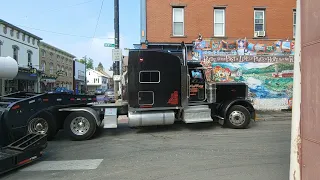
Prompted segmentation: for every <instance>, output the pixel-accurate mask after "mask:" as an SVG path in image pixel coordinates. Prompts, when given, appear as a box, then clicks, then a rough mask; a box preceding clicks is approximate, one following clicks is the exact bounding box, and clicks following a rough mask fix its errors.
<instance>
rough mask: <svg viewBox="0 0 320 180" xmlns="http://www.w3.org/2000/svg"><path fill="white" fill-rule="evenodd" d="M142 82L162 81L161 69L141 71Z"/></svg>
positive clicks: (140, 78)
mask: <svg viewBox="0 0 320 180" xmlns="http://www.w3.org/2000/svg"><path fill="white" fill-rule="evenodd" d="M139 82H140V83H160V71H140V72H139Z"/></svg>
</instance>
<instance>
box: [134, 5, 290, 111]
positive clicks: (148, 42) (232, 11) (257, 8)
mask: <svg viewBox="0 0 320 180" xmlns="http://www.w3.org/2000/svg"><path fill="white" fill-rule="evenodd" d="M295 6H296V1H295V0H283V1H263V0H256V1H250V2H245V3H244V2H242V1H234V0H214V1H210V0H202V1H193V0H170V1H166V2H164V1H161V0H153V1H147V0H141V42H140V43H141V47H142V48H148V49H163V50H170V51H177V50H178V51H179V50H181V47H180V44H181V42H182V41H183V42H184V43H185V44H186V45H187V49H188V60H193V61H200V62H201V63H202V64H203V65H204V66H205V67H207V70H206V76H207V80H208V81H209V82H245V83H247V84H248V86H249V97H250V99H251V100H252V102H253V104H254V106H255V107H256V108H257V109H261V110H267V109H272V110H277V109H288V108H291V102H292V85H293V61H294V58H293V55H294V38H295V22H296V18H295V14H296V13H295Z"/></svg>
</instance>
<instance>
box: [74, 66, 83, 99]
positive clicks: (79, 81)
mask: <svg viewBox="0 0 320 180" xmlns="http://www.w3.org/2000/svg"><path fill="white" fill-rule="evenodd" d="M73 69H74V72H73V74H74V81H73V89H74V91H75V93H76V94H83V93H85V92H86V89H85V85H86V83H85V78H86V76H85V75H86V74H85V73H86V66H85V65H84V64H82V63H80V62H78V61H74V67H73Z"/></svg>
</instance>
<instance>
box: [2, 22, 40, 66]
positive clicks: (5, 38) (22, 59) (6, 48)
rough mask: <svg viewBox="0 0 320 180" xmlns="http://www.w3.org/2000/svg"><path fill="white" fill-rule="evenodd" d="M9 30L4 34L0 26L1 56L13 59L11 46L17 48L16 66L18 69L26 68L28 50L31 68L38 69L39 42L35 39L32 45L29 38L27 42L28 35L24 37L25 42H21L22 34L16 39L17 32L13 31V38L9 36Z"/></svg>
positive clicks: (31, 39) (31, 40)
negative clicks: (30, 53)
mask: <svg viewBox="0 0 320 180" xmlns="http://www.w3.org/2000/svg"><path fill="white" fill-rule="evenodd" d="M10 31H11V28H9V27H7V33H6V34H5V33H4V26H3V24H0V41H2V43H3V45H2V46H1V56H2V57H6V56H10V57H12V58H13V48H12V46H13V45H16V46H18V47H19V51H18V65H19V67H28V53H27V51H28V50H30V51H31V52H32V59H31V60H32V61H31V62H32V66H33V67H34V68H37V69H39V46H38V44H39V42H38V40H36V39H35V43H34V44H33V38H32V37H31V38H30V42H28V35H25V41H23V40H22V32H20V37H19V39H18V38H17V31H16V30H14V32H13V36H11V33H10Z"/></svg>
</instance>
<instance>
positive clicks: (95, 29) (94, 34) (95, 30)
mask: <svg viewBox="0 0 320 180" xmlns="http://www.w3.org/2000/svg"><path fill="white" fill-rule="evenodd" d="M103 2H104V0H102V2H101V6H100V10H99V16H98V19H97V23H96V27H95V28H94V33H93V37H92V41H91V44H90V48H89V49H91V46H92V44H93V39H94V37H95V36H96V32H97V28H98V24H99V20H100V15H101V11H102V7H103Z"/></svg>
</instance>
